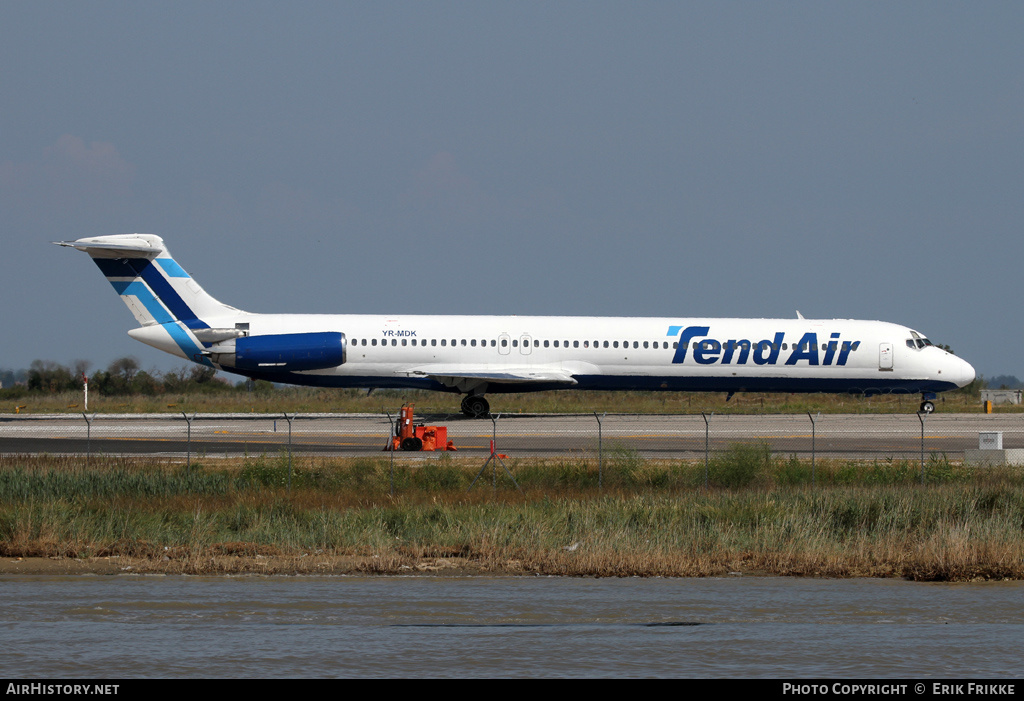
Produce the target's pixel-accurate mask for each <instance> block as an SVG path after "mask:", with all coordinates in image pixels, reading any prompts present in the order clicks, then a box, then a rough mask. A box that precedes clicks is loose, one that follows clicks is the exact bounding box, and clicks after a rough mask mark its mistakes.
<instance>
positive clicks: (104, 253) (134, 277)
mask: <svg viewBox="0 0 1024 701" xmlns="http://www.w3.org/2000/svg"><path fill="white" fill-rule="evenodd" d="M55 243H57V245H58V246H68V247H71V248H76V249H78V250H79V251H84V252H85V253H88V254H89V256H90V257H91V258H92V259H93V261H95V263H96V265H97V266H99V269H100V270H101V271H102V272H103V274H104V276H106V278H107V280H108V281H109V282H110V284H111V285H113V287H114V290H116V291H117V293H118V295H120V296H121V299H122V300H124V303H125V304H126V305H127V306H128V309H129V310H131V312H132V314H133V315H134V316H135V319H136V321H138V322H139V325H140V326H151V325H153V324H168V323H173V322H180V323H181V324H183V325H184V326H186V327H188V328H189V329H205V328H209V324H208V323H207V322H206V321H205V320H207V319H211V318H215V317H222V316H224V315H225V314H231V313H234V314H237V313H238V310H237V309H235V308H234V307H230V306H228V305H226V304H223V303H221V302H218V301H217V300H216V299H214V298H213V297H211V296H210V295H209V294H208V293H207V292H206V291H205V290H203V288H202V287H200V286H199V285H198V283H196V281H195V280H193V279H192V278H191V277H190V276H189V274H188V273H186V272H185V270H184V269H183V268H182V267H181V266H180V265H178V263H177V262H175V260H174V258H172V257H171V254H170V253H169V252H168V250H167V246H165V245H164V242H163V239H161V238H160V237H159V236H154V235H152V234H119V235H115V236H94V237H91V238H83V239H78V240H77V241H57V242H55Z"/></svg>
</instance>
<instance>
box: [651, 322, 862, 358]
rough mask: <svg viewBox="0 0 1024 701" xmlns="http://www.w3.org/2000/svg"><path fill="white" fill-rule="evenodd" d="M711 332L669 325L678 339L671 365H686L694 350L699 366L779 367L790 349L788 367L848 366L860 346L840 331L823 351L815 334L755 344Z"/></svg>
mask: <svg viewBox="0 0 1024 701" xmlns="http://www.w3.org/2000/svg"><path fill="white" fill-rule="evenodd" d="M710 333H711V327H709V326H687V327H685V328H684V327H682V326H669V327H668V334H667V335H669V336H676V335H678V337H679V341H678V343H677V344H676V350H675V355H674V356H673V358H672V362H673V363H675V364H679V363H683V362H686V353H687V351H688V350H691V349H692V350H693V362H695V363H697V364H698V365H712V364H715V363H719V364H721V365H746V364H747V361H748V360H753V362H754V364H756V365H777V364H778V362H779V356H780V354H781V353H782V351H783V350H789V351H790V353H789V355H788V356H787V357H786V360H785V363H784V364H785V365H796V364H797V363H800V362H806V363H807V365H808V366H819V365H846V361H847V360H849V358H850V353H851V352H853V351H855V350H857V347H858V346H860V341H840V338H839V337H840V334H839V333H838V332H836V333H832V334H830V336H829V340H828V342H827V343H826V344H825V346H824V348H822V347H821V346H820V345H819V343H818V334H817V333H815V332H813V331H809V332H807V333H805V334H804V335H803V336H801V337H800V340H799V341H798V342H796V343H793V344H787V343H786V342H785V339H786V334H785V333H784V332H782V331H777V332H776V333H774V334H773V335H772V338H770V339H769V338H766V339H762V340H760V341H754V342H752V341H750V339H746V338H740V339H728V340H726V341H720V340H718V339H717V338H712V337H710V336H709V334H710ZM691 342H692V343H691ZM784 346H791V347H790V348H784Z"/></svg>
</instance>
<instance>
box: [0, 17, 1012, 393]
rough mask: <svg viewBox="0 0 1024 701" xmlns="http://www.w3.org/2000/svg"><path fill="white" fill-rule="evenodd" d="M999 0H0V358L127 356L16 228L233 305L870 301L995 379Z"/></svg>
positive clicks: (1004, 149)
mask: <svg viewBox="0 0 1024 701" xmlns="http://www.w3.org/2000/svg"><path fill="white" fill-rule="evenodd" d="M1021 37H1024V4H1021V3H1010V2H976V3H966V2H965V3H948V2H920V3H918V2H897V3H855V2H848V3H820V2H806V3H804V2H778V3H760V2H686V3H681V2H618V3H607V2H595V1H589V0H588V1H587V2H565V1H558V2H464V3H463V2H457V3H452V2H384V3H369V2H351V3H349V2H293V3H283V2H274V3H264V2H205V1H204V2H188V1H184V0H183V1H180V2H164V3H154V2H123V3H122V2H20V1H13V0H12V1H9V2H4V3H2V4H0V227H2V241H3V253H2V255H0V275H2V280H3V289H4V298H5V299H4V304H3V305H2V312H0V313H2V315H3V317H2V319H3V334H2V336H0V367H6V368H20V367H27V366H28V364H29V363H30V362H31V361H32V360H33V359H36V358H42V359H50V360H55V361H58V362H61V363H66V364H69V363H71V362H72V361H73V360H74V359H77V358H85V359H88V360H90V361H92V363H93V366H94V367H100V368H102V367H105V366H106V365H107V364H108V363H109V362H110V361H111V360H113V359H115V358H117V357H119V356H123V355H134V356H136V357H137V358H139V360H140V361H141V363H142V365H143V367H146V368H149V367H154V368H157V369H170V368H173V367H178V366H180V365H182V364H183V362H179V361H176V360H175V359H173V358H171V357H170V356H166V355H163V354H161V353H159V352H158V351H156V350H153V349H150V348H148V347H146V346H143V345H141V344H139V343H137V342H135V341H132V340H131V339H130V338H128V336H127V335H126V331H127V330H128V329H129V328H131V327H132V326H134V320H133V319H132V317H131V315H130V313H129V312H128V310H127V309H126V308H125V306H124V305H123V304H122V303H121V302H120V301H119V300H118V299H117V298H116V296H115V294H114V292H113V290H112V289H111V288H110V286H109V284H108V283H107V282H106V281H105V280H103V278H102V276H101V275H100V274H99V272H98V270H97V269H96V268H95V266H94V265H93V264H92V263H91V262H90V261H89V260H88V258H87V257H86V256H85V255H83V254H81V253H78V252H76V251H71V250H66V249H59V248H57V247H55V246H52V245H50V243H49V242H50V241H56V240H66V239H74V238H78V237H82V236H95V235H101V234H108V233H129V232H148V233H156V234H159V235H161V236H163V237H164V239H165V240H166V241H167V243H168V245H169V247H170V249H171V251H172V252H173V253H174V255H175V257H176V258H177V260H178V261H179V262H180V263H181V264H182V265H183V266H184V267H185V268H186V269H187V270H188V271H189V272H190V273H191V274H192V275H193V276H194V277H195V278H196V279H197V280H199V282H200V283H201V284H203V286H204V287H206V289H207V290H208V291H210V292H211V293H212V294H213V295H214V296H216V297H218V298H219V299H221V300H222V301H225V302H227V303H229V304H233V305H235V306H238V307H241V308H243V309H247V310H250V311H263V312H336V313H342V312H373V313H467V314H478V313H495V314H521V315H526V314H570V315H625V316H680V317H682V316H751V317H793V316H795V313H796V310H797V309H799V310H800V311H801V312H802V313H803V314H804V316H807V317H812V316H814V317H844V318H867V319H883V320H886V321H894V322H898V323H903V324H907V325H910V326H912V327H914V328H917V329H918V330H920V331H922V332H924V333H926V334H927V335H928V336H930V337H931V338H932V340H934V341H935V342H937V343H946V344H949V345H951V346H952V347H953V349H954V350H955V351H956V352H957V353H958V354H959V355H961V356H963V357H964V358H966V359H967V360H969V361H970V362H971V363H973V364H974V365H975V367H976V368H977V370H978V371H979V372H980V373H982V374H984V375H997V374H1016V375H1018V376H1020V377H1024V361H1022V358H1021V348H1022V346H1024V338H1022V335H1024V334H1022V323H1021V321H1022V320H1021V304H1020V302H1019V294H1020V287H1021V286H1020V282H1019V280H1020V269H1021V264H1022V258H1024V256H1022V252H1024V237H1022V235H1021V225H1022V222H1024V42H1022V41H1021Z"/></svg>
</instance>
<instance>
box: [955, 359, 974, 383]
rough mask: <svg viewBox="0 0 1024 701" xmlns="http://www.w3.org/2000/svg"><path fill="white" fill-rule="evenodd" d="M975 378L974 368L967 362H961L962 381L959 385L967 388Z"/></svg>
mask: <svg viewBox="0 0 1024 701" xmlns="http://www.w3.org/2000/svg"><path fill="white" fill-rule="evenodd" d="M974 378H975V373H974V367H973V366H972V365H971V364H970V363H968V362H967V361H966V360H960V381H959V382H957V385H959V386H960V387H966V386H967V385H969V384H971V383H972V382H974Z"/></svg>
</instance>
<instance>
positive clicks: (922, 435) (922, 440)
mask: <svg viewBox="0 0 1024 701" xmlns="http://www.w3.org/2000/svg"><path fill="white" fill-rule="evenodd" d="M925 416H927V414H926V413H925V412H923V411H919V412H917V420H918V421H920V422H921V484H924V417H925Z"/></svg>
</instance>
